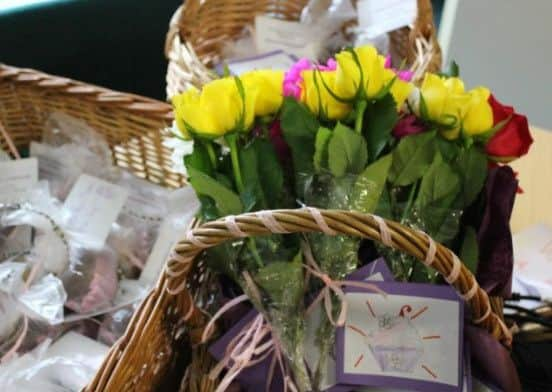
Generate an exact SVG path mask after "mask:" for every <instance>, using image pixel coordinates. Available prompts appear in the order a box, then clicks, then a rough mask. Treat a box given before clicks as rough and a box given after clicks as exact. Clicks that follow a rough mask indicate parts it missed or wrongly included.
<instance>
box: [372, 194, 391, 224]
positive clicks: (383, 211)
mask: <svg viewBox="0 0 552 392" xmlns="http://www.w3.org/2000/svg"><path fill="white" fill-rule="evenodd" d="M375 214H376V215H378V216H381V217H384V218H388V219H393V208H392V202H391V195H390V194H389V189H387V187H386V186H385V187H384V188H383V191H382V193H381V197H380V199H379V201H378V205H377V207H376V210H375Z"/></svg>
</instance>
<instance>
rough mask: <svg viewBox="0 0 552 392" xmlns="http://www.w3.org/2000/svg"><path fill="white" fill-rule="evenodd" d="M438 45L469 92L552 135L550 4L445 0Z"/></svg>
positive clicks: (543, 0) (541, 0)
mask: <svg viewBox="0 0 552 392" xmlns="http://www.w3.org/2000/svg"><path fill="white" fill-rule="evenodd" d="M439 39H440V41H441V45H442V46H443V49H444V51H445V64H446V62H448V60H450V59H454V60H456V61H457V62H458V63H459V64H460V73H461V75H462V77H463V78H464V79H465V80H466V82H467V84H468V85H469V86H471V87H472V86H476V85H478V84H484V85H487V86H489V87H490V88H491V90H492V91H493V92H494V93H495V95H496V96H497V98H498V99H499V100H502V101H503V102H505V103H511V104H513V105H514V106H515V107H516V108H517V109H518V110H519V111H520V112H522V113H527V115H528V117H529V121H530V122H531V123H532V124H534V125H537V126H540V127H544V128H547V129H552V72H551V64H552V45H551V43H552V1H551V0H531V1H520V0H484V1H481V0H446V3H445V8H444V11H443V16H442V20H441V26H440V32H439Z"/></svg>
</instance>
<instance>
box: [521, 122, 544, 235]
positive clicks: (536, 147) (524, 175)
mask: <svg viewBox="0 0 552 392" xmlns="http://www.w3.org/2000/svg"><path fill="white" fill-rule="evenodd" d="M531 131H532V134H533V138H534V139H535V142H534V143H533V145H532V147H531V150H530V151H529V154H527V155H526V156H524V157H523V158H521V159H518V160H517V161H514V162H512V164H511V166H512V167H513V169H514V170H515V171H517V172H519V176H518V179H519V185H520V186H521V188H522V189H523V191H524V193H523V194H518V195H517V197H516V202H515V205H514V211H513V214H512V220H511V225H512V231H513V232H514V233H515V232H518V231H520V230H522V229H524V228H526V227H528V226H531V225H533V224H535V223H547V224H548V225H551V226H552V200H551V199H552V198H551V197H550V196H551V195H552V132H548V131H545V130H543V129H539V128H535V127H533V128H532V129H531Z"/></svg>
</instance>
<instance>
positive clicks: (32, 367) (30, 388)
mask: <svg viewBox="0 0 552 392" xmlns="http://www.w3.org/2000/svg"><path fill="white" fill-rule="evenodd" d="M107 351H108V347H107V346H104V345H103V344H101V343H98V342H95V341H93V340H91V339H89V338H86V337H85V336H82V335H80V334H77V333H75V332H68V333H66V334H65V335H63V336H62V337H61V338H60V339H59V340H57V341H56V342H54V343H52V340H51V339H46V340H45V341H43V342H42V343H41V344H40V345H39V346H37V347H36V348H35V349H34V350H33V351H31V352H29V353H27V354H25V355H23V356H21V357H19V358H15V359H13V360H12V361H9V362H7V363H6V364H4V365H2V366H0V390H2V391H18V392H68V391H70V392H78V391H80V390H82V388H84V387H85V386H86V384H87V383H88V382H89V381H90V380H91V379H92V377H93V376H94V374H95V373H96V371H97V370H98V369H99V367H100V365H101V362H102V361H103V358H104V357H105V355H106V354H107Z"/></svg>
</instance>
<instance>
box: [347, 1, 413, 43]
mask: <svg viewBox="0 0 552 392" xmlns="http://www.w3.org/2000/svg"><path fill="white" fill-rule="evenodd" d="M357 10H358V27H359V29H361V30H362V31H363V33H364V34H365V35H366V36H367V37H369V38H374V37H377V36H378V35H381V34H385V33H387V32H390V31H393V30H396V29H398V28H400V27H403V26H408V25H410V24H411V23H413V22H414V20H415V19H416V14H417V12H418V7H417V3H416V0H360V1H358V2H357Z"/></svg>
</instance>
